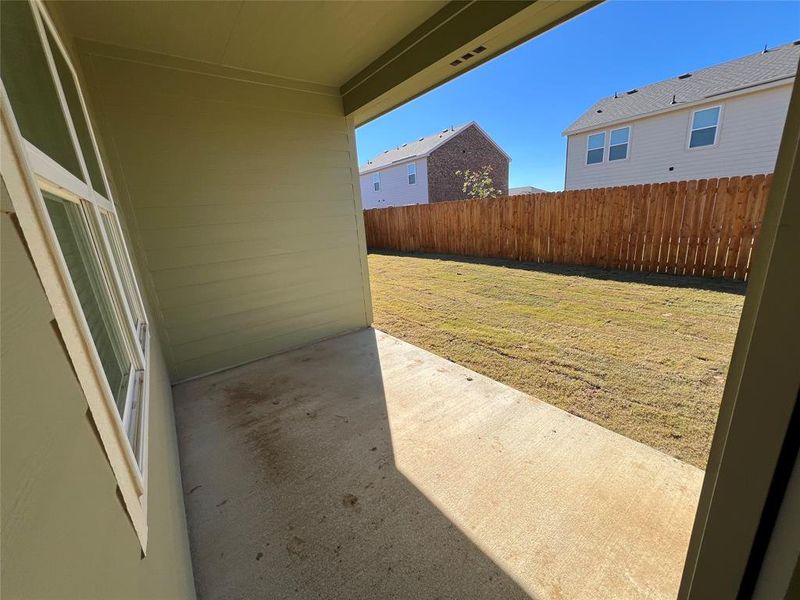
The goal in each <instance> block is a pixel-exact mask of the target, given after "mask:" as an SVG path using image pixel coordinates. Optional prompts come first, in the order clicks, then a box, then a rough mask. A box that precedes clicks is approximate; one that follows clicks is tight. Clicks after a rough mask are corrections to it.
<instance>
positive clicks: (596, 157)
mask: <svg viewBox="0 0 800 600" xmlns="http://www.w3.org/2000/svg"><path fill="white" fill-rule="evenodd" d="M586 162H587V163H588V164H590V165H593V164H596V163H601V162H603V149H602V148H598V149H597V150H589V152H588V153H587V154H586Z"/></svg>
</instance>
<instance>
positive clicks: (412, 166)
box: [406, 163, 417, 185]
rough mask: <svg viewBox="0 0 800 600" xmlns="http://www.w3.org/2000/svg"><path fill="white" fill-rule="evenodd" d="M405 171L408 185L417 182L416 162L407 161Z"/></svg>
mask: <svg viewBox="0 0 800 600" xmlns="http://www.w3.org/2000/svg"><path fill="white" fill-rule="evenodd" d="M406 173H407V175H408V185H414V184H415V183H417V163H409V165H408V167H406Z"/></svg>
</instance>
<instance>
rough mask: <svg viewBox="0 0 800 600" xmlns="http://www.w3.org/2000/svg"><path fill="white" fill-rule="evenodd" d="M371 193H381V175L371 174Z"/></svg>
mask: <svg viewBox="0 0 800 600" xmlns="http://www.w3.org/2000/svg"><path fill="white" fill-rule="evenodd" d="M372 191H373V192H380V191H381V174H380V173H373V174H372Z"/></svg>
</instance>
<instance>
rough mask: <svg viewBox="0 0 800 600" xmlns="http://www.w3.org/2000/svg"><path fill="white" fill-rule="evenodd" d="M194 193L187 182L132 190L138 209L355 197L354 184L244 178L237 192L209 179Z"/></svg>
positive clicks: (144, 185) (140, 184)
mask: <svg viewBox="0 0 800 600" xmlns="http://www.w3.org/2000/svg"><path fill="white" fill-rule="evenodd" d="M195 187H196V189H195V190H193V192H192V193H191V194H188V193H187V192H186V184H185V183H180V182H176V183H173V184H170V185H167V184H165V183H163V182H162V183H160V184H157V183H154V182H152V181H143V182H138V183H137V184H136V185H135V186H132V187H131V186H129V187H128V189H129V190H131V189H135V190H136V194H135V195H134V196H133V197H132V204H133V205H134V206H136V207H137V208H139V207H142V208H158V207H165V206H174V207H190V208H191V207H195V206H236V205H239V204H259V203H260V204H263V203H266V202H267V201H268V200H266V199H270V198H278V199H279V200H280V202H308V201H310V200H318V199H324V198H331V199H335V200H337V201H338V200H340V199H343V198H349V199H350V202H351V203H352V202H354V199H353V183H352V181H351V180H348V181H347V182H346V183H334V182H328V184H327V185H326V184H325V182H324V181H322V182H319V183H308V184H304V183H299V182H295V183H275V182H274V181H269V182H264V181H260V180H259V181H256V182H251V181H240V182H239V183H238V185H237V186H236V194H235V195H232V194H231V193H230V190H231V186H230V185H229V184H227V183H223V182H220V181H208V180H205V181H204V182H203V185H202V186H195Z"/></svg>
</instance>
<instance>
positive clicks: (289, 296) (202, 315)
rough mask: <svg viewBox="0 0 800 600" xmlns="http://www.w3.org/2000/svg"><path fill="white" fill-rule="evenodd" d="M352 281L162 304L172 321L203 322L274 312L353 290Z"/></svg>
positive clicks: (303, 283) (300, 285)
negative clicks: (253, 312)
mask: <svg viewBox="0 0 800 600" xmlns="http://www.w3.org/2000/svg"><path fill="white" fill-rule="evenodd" d="M354 283H355V282H353V281H340V280H337V281H336V282H331V281H328V282H326V285H325V286H324V288H321V287H320V285H319V282H318V281H310V282H309V281H306V282H301V283H297V284H295V285H287V286H282V287H278V288H276V287H274V286H272V287H271V288H270V289H268V290H265V291H259V292H253V293H249V294H240V295H238V296H234V297H228V298H223V299H221V300H211V301H208V302H199V303H196V304H189V303H182V304H181V305H179V306H174V307H163V308H162V311H163V314H164V317H165V318H166V319H167V320H168V321H169V322H170V323H172V324H175V325H180V324H185V323H200V322H202V321H206V320H208V319H212V318H220V317H225V316H228V315H236V314H239V313H242V312H252V311H254V310H262V311H266V312H269V313H270V314H272V313H273V312H274V311H275V310H276V307H280V306H283V305H289V306H290V305H292V304H295V305H296V304H301V303H304V302H307V301H309V300H312V299H313V300H316V299H318V298H323V297H326V296H328V297H330V296H333V295H336V294H339V293H343V292H347V291H348V290H352V289H353V287H354Z"/></svg>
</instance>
